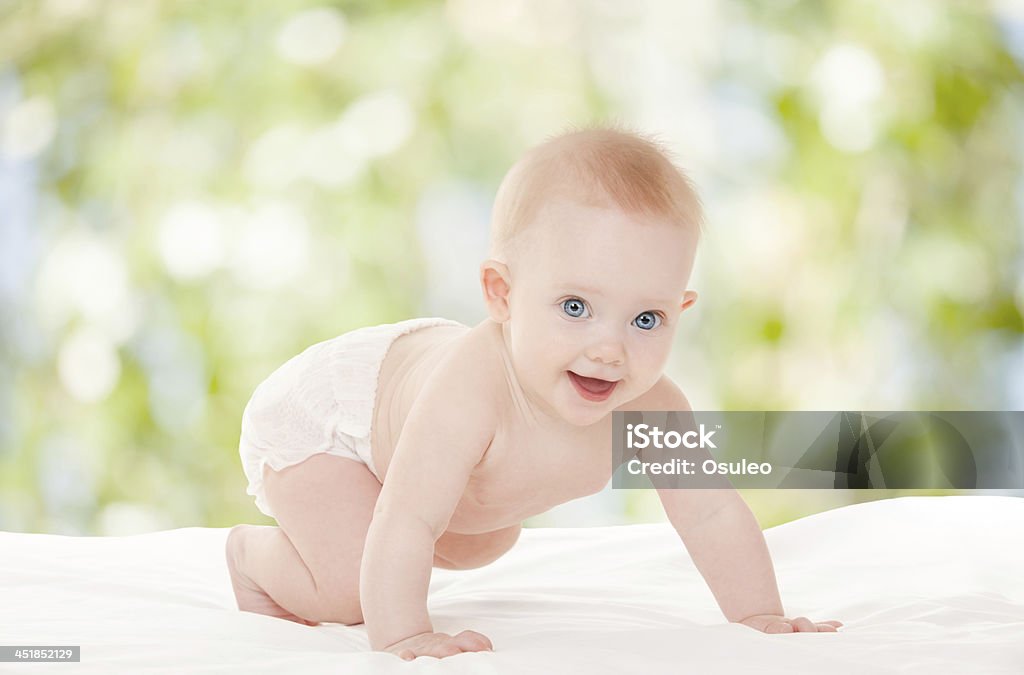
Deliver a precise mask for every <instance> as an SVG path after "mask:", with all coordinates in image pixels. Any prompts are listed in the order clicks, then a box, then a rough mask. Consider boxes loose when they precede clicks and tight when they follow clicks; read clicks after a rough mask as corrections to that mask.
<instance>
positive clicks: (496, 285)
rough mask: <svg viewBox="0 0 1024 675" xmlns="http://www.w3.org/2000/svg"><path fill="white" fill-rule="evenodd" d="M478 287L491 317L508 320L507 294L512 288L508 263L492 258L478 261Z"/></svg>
mask: <svg viewBox="0 0 1024 675" xmlns="http://www.w3.org/2000/svg"><path fill="white" fill-rule="evenodd" d="M480 289H481V290H482V291H483V293H484V304H485V305H487V313H488V314H490V316H491V318H492V319H494V320H495V321H497V322H498V323H504V322H505V321H508V317H509V304H508V296H509V292H510V291H511V289H512V286H511V281H510V278H509V273H508V265H506V264H505V263H503V262H500V261H498V260H494V259H493V258H489V259H487V260H485V261H483V262H482V263H480Z"/></svg>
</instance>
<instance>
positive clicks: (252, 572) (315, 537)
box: [228, 454, 381, 624]
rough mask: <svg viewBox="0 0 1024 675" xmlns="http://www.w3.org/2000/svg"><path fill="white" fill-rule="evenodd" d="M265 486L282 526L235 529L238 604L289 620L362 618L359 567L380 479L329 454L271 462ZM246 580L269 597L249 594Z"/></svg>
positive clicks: (232, 546)
mask: <svg viewBox="0 0 1024 675" xmlns="http://www.w3.org/2000/svg"><path fill="white" fill-rule="evenodd" d="M263 483H264V488H265V490H266V497H267V503H268V504H269V505H270V508H271V510H272V511H273V513H274V516H275V518H276V519H277V522H278V525H280V527H256V526H241V527H240V528H236V529H234V530H232V532H231V535H230V536H229V542H228V561H229V562H228V564H229V569H231V568H232V558H233V559H234V561H233V562H234V565H233V567H234V569H231V573H232V582H233V583H234V585H235V594H236V598H237V599H238V601H239V608H240V609H243V610H247V611H255V612H260V613H263V614H271V615H274V616H280V617H281V618H286V619H292V620H295V619H296V617H298V618H301V619H305V620H307V621H311V622H320V621H330V622H336V623H344V624H355V623H361V622H362V620H363V617H362V610H361V609H360V606H359V564H360V561H361V560H362V555H363V544H364V542H365V541H366V532H367V530H368V529H369V527H370V520H371V518H372V517H373V508H374V505H375V504H376V503H377V495H378V494H379V493H380V487H381V486H380V483H378V482H377V479H376V478H375V477H374V475H373V474H372V473H370V471H369V469H367V468H366V466H364V465H363V464H360V463H359V462H356V461H354V460H351V459H345V458H343V457H336V456H334V455H328V454H317V455H313V456H312V457H310V458H309V459H307V460H305V461H303V462H301V463H299V464H296V465H294V466H290V467H287V468H285V469H282V470H281V471H274V470H272V469H270V468H269V467H267V468H266V469H265V470H264V479H263ZM231 537H234V540H233V541H231V540H230V539H231ZM246 582H248V583H250V584H253V585H255V586H257V587H258V588H259V589H261V590H262V591H263V592H264V593H265V594H266V596H269V598H262V599H260V598H259V597H256V596H253V595H252V594H250V593H246V591H245V585H246ZM243 605H248V606H243ZM275 606H277V607H279V608H280V609H277V610H275V609H274V607H275ZM282 610H283V611H282ZM289 615H294V616H289Z"/></svg>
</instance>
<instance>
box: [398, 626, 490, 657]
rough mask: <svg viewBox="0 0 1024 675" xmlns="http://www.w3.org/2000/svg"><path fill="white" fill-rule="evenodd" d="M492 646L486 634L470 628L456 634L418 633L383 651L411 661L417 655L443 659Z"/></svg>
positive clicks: (487, 649)
mask: <svg viewBox="0 0 1024 675" xmlns="http://www.w3.org/2000/svg"><path fill="white" fill-rule="evenodd" d="M493 649H494V646H493V645H492V644H491V641H490V640H488V639H487V637H486V636H484V635H481V634H480V633H477V632H476V631H472V630H464V631H462V632H461V633H459V634H458V635H455V636H451V635H448V634H447V633H420V634H419V635H413V636H412V637H408V638H405V639H404V640H400V641H398V642H396V643H395V644H393V645H391V646H390V647H385V648H384V651H386V652H391V653H392V654H397V655H398V656H400V657H402V658H403V659H405V660H406V661H412V660H413V659H415V658H416V657H417V656H436V657H437V658H439V659H443V658H444V657H446V656H454V655H455V654H461V653H462V652H482V651H491V650H493Z"/></svg>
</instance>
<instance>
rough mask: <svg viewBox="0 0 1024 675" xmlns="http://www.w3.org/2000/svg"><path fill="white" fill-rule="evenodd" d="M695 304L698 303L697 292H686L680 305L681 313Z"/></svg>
mask: <svg viewBox="0 0 1024 675" xmlns="http://www.w3.org/2000/svg"><path fill="white" fill-rule="evenodd" d="M695 302H697V292H696V291H686V292H685V293H683V301H682V302H681V303H679V311H681V312H685V311H686V310H688V309H689V308H690V307H692V306H693V303H695Z"/></svg>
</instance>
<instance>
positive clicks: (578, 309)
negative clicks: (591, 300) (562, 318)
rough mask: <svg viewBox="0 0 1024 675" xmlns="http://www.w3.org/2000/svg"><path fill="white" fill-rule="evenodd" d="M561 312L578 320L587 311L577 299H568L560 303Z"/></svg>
mask: <svg viewBox="0 0 1024 675" xmlns="http://www.w3.org/2000/svg"><path fill="white" fill-rule="evenodd" d="M562 311H563V312H565V313H566V314H568V315H569V316H571V317H572V318H574V319H578V318H580V317H581V316H583V314H584V313H585V312H586V311H587V306H586V305H584V304H583V301H582V300H580V299H579V298H569V299H568V300H566V301H565V302H563V303H562Z"/></svg>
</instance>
